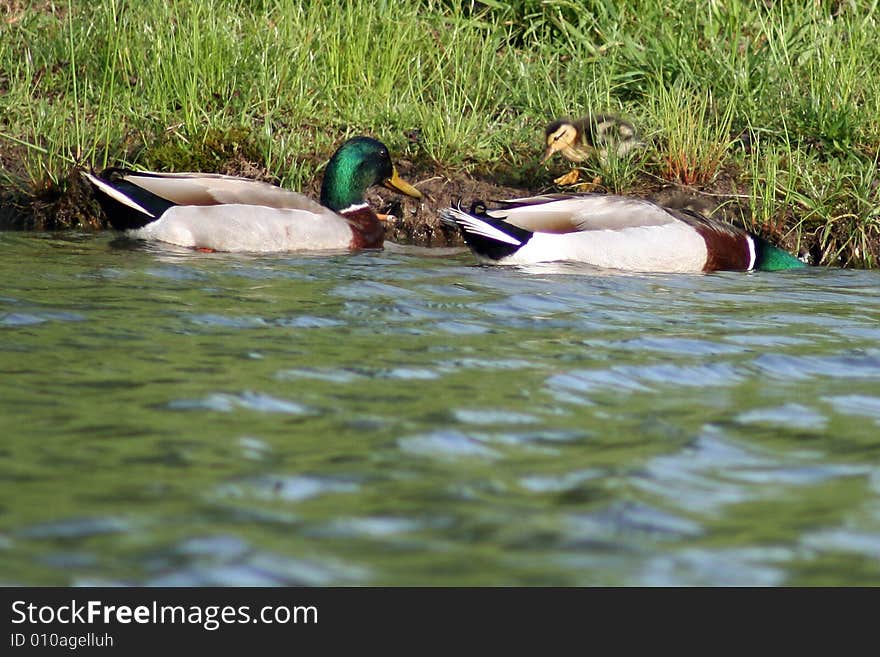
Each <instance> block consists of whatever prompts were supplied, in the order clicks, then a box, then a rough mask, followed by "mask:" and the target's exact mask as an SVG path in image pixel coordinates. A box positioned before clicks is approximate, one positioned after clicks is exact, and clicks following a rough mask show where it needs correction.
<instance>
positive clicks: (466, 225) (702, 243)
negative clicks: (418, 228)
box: [440, 194, 805, 272]
mask: <svg viewBox="0 0 880 657" xmlns="http://www.w3.org/2000/svg"><path fill="white" fill-rule="evenodd" d="M440 218H441V220H442V221H443V223H444V224H446V225H448V226H452V227H455V228H456V229H458V230H460V231H461V234H462V237H463V238H464V241H465V243H466V244H467V245H468V246H469V247H470V248H471V251H473V252H474V255H476V257H477V259H478V260H480V261H481V262H486V263H497V264H512V265H516V264H532V263H538V262H552V261H559V260H569V261H578V262H584V263H587V264H590V265H594V266H597V267H603V268H608V269H622V270H628V271H642V272H710V271H718V270H732V271H750V270H754V269H761V270H769V271H772V270H779V269H793V268H795V267H804V266H805V265H804V263H802V262H801V261H800V260H798V259H797V258H795V257H794V256H792V255H790V254H788V253H787V252H785V251H783V250H782V249H779V248H777V247H775V246H772V245H770V244H769V243H767V242H766V241H764V240H762V239H760V238H758V237H756V236H754V235H750V234H748V233H746V232H745V231H743V230H740V229H738V228H735V227H733V226H731V225H729V224H726V223H722V222H721V221H718V220H716V219H711V218H708V217H704V216H703V215H700V214H697V213H696V212H691V211H689V210H672V209H669V208H664V207H662V206H659V205H657V204H656V203H652V202H650V201H644V200H641V199H635V198H628V197H623V196H611V195H604V194H545V195H542V196H532V197H529V198H517V199H511V200H508V201H500V202H499V203H498V207H495V208H488V207H487V206H486V205H485V204H484V203H482V202H476V203H474V204H473V205H472V206H471V209H470V211H469V212H466V211H464V210H462V209H461V208H460V207H458V208H452V207H450V208H446V209H444V210H442V211H441V212H440Z"/></svg>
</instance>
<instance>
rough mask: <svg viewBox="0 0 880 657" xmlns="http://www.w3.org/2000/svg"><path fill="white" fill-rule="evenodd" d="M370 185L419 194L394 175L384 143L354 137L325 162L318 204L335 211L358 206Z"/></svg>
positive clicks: (413, 194)
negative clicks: (319, 202) (325, 167)
mask: <svg viewBox="0 0 880 657" xmlns="http://www.w3.org/2000/svg"><path fill="white" fill-rule="evenodd" d="M372 185H384V186H385V187H387V188H388V189H393V190H395V191H397V192H400V193H401V194H406V195H407V196H412V197H414V198H421V197H422V194H421V192H419V190H417V189H416V188H415V187H413V186H412V185H410V184H409V183H408V182H406V181H405V180H403V179H402V178H400V176H398V175H397V170H396V169H395V168H394V165H393V164H392V163H391V156H390V155H389V154H388V149H387V148H386V147H385V144H383V143H382V142H380V141H377V140H375V139H372V138H370V137H354V138H352V139H349V140H348V141H347V142H345V143H344V144H342V146H340V147H339V149H338V150H337V151H336V152H335V153H334V154H333V157H331V158H330V162H328V163H327V171H326V172H325V173H324V182H323V183H322V184H321V204H322V205H323V206H325V207H328V208H330V209H331V210H334V211H335V212H339V211H340V210H344V209H346V208H348V207H351V206H352V205H360V204H362V203H364V194H365V193H366V191H367V188H368V187H370V186H372Z"/></svg>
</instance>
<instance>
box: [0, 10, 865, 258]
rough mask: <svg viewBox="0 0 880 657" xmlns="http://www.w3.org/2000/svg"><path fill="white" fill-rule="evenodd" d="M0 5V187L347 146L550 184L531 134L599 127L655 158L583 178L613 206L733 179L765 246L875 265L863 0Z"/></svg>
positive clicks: (298, 165) (287, 157)
mask: <svg viewBox="0 0 880 657" xmlns="http://www.w3.org/2000/svg"><path fill="white" fill-rule="evenodd" d="M0 8H3V9H5V11H3V12H0V13H2V16H3V18H2V19H0V154H2V157H0V175H2V176H3V178H5V180H6V183H5V186H6V187H7V188H10V187H15V188H18V189H23V190H29V191H30V192H38V191H40V190H45V189H51V188H58V187H63V186H64V184H65V181H66V179H67V176H68V175H69V172H70V168H71V165H72V164H73V163H85V164H88V165H94V166H95V167H96V168H100V167H102V166H104V165H106V164H111V163H112V164H118V163H126V164H131V165H136V166H142V167H149V168H161V169H166V170H184V169H203V170H210V169H216V168H218V167H221V166H223V164H224V163H225V162H226V161H228V159H229V158H230V157H233V156H235V155H239V156H241V157H243V158H245V159H247V160H249V161H254V162H256V163H257V164H259V165H260V166H261V167H262V168H264V169H265V171H266V172H267V173H268V174H269V175H271V176H272V177H274V178H276V179H277V180H278V181H279V182H281V183H282V184H284V185H287V186H290V187H293V188H298V187H301V186H303V185H305V184H307V183H309V182H310V181H312V180H314V178H315V177H316V176H318V175H319V173H320V168H321V166H323V162H324V161H325V160H326V158H327V157H328V156H329V154H330V153H331V152H332V150H333V148H334V146H335V145H336V144H338V143H339V142H340V141H342V140H343V139H344V138H345V137H347V136H351V135H354V134H358V133H370V134H373V135H375V136H377V137H379V138H380V139H382V140H383V141H385V142H386V143H387V144H388V145H389V147H390V148H391V149H392V151H393V152H394V153H395V154H396V155H397V157H407V158H409V159H414V160H417V161H419V162H422V163H423V164H424V165H425V166H426V167H431V166H437V167H443V168H446V169H453V170H455V169H459V170H463V171H469V172H474V171H481V172H491V171H493V170H495V169H498V168H503V170H504V171H505V175H506V176H508V179H507V180H505V182H506V183H510V182H517V180H519V181H520V182H521V184H522V185H523V186H535V182H536V176H537V177H541V178H540V180H541V182H542V183H543V184H545V185H549V184H550V183H549V181H550V180H551V179H552V178H553V177H555V176H556V175H559V173H560V172H561V171H562V170H563V165H562V164H561V163H560V160H558V159H557V160H555V161H554V164H553V165H551V167H550V169H549V170H548V169H546V168H545V169H538V168H536V166H535V162H536V160H537V158H538V157H539V155H540V152H541V149H542V146H543V144H542V141H541V140H542V135H543V127H544V125H545V124H546V122H547V121H548V120H550V119H552V118H555V117H557V116H562V115H574V116H577V115H580V114H585V113H587V112H588V111H593V112H614V113H620V114H622V115H624V116H626V117H627V118H629V119H631V120H632V121H633V122H634V123H635V125H636V126H637V128H638V129H639V130H640V132H641V133H642V134H643V136H644V137H646V141H647V142H648V148H647V151H646V152H645V153H644V154H643V157H639V158H637V159H631V160H628V161H627V162H625V163H622V164H621V163H612V165H611V168H609V166H607V165H606V166H604V167H602V166H599V164H598V163H595V162H594V163H592V164H591V165H589V166H592V167H594V168H596V170H597V172H598V174H599V175H602V176H603V177H604V178H605V179H606V181H607V185H606V186H607V187H609V188H611V189H613V190H614V191H617V192H623V193H626V192H627V191H635V190H637V189H638V188H639V186H640V184H641V183H640V181H642V182H643V181H645V180H650V181H654V182H655V183H656V184H663V183H674V184H679V185H686V186H690V187H695V188H709V189H713V190H714V191H724V190H719V188H718V185H720V184H721V182H720V179H721V178H724V179H728V178H733V179H734V180H735V185H734V186H735V187H736V190H727V191H739V192H740V193H743V194H745V195H747V196H748V197H749V199H748V200H747V205H748V206H749V207H751V209H752V214H751V221H752V222H753V225H754V227H755V229H756V230H759V231H762V232H764V233H765V234H768V235H772V236H775V237H777V238H786V239H787V240H788V241H789V243H792V244H796V243H800V242H809V243H811V244H813V245H814V247H815V249H816V251H817V253H818V254H819V255H820V257H821V259H822V262H824V263H829V264H850V265H862V266H874V265H876V263H877V258H878V257H880V251H878V242H880V227H878V213H880V198H878V169H877V159H878V151H880V76H877V75H876V71H877V70H880V37H878V36H877V34H878V27H880V26H878V22H880V9H878V2H876V1H874V2H864V1H860V2H855V1H852V0H840V1H834V2H832V1H830V0H827V1H817V0H800V1H799V2H765V1H764V0H753V1H751V2H749V1H742V2H735V1H732V2H711V3H702V2H695V1H687V2H685V1H683V0H635V1H632V2H617V1H612V0H579V1H578V2H575V1H574V0H516V1H511V2H504V1H502V0H490V1H484V2H482V3H469V2H465V3H458V2H453V1H452V0H445V1H444V0H397V1H396V2H388V1H382V0H379V1H377V0H343V1H342V2H323V1H320V0H316V1H314V2H300V1H294V0H173V1H168V0H143V1H142V2H137V3H130V2H123V1H122V0H92V1H91V2H88V3H86V2H82V0H67V2H63V1H62V2H56V3H51V2H48V1H47V2H41V1H40V0H35V1H32V2H24V1H23V0H0ZM413 131H418V135H419V138H418V139H411V138H408V135H412V134H414V133H413ZM721 174H724V175H723V176H722V175H721ZM511 177H512V178H511Z"/></svg>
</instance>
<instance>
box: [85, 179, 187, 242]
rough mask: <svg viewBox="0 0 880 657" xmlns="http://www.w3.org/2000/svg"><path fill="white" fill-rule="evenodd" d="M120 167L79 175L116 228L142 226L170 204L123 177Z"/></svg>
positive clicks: (158, 215)
mask: <svg viewBox="0 0 880 657" xmlns="http://www.w3.org/2000/svg"><path fill="white" fill-rule="evenodd" d="M126 173H128V172H127V171H125V170H124V169H105V170H104V171H102V172H101V173H100V174H98V175H95V174H92V173H89V172H87V171H83V172H82V174H83V175H84V176H85V177H86V179H87V180H88V181H89V182H90V183H92V187H94V189H95V196H96V197H97V199H98V203H100V204H101V207H102V208H103V210H104V213H105V214H106V215H107V220H108V221H109V222H110V225H111V226H113V228H115V229H116V230H130V229H135V228H143V227H144V226H146V225H147V224H149V223H151V222H153V221H156V219H158V218H159V217H160V216H162V213H163V212H165V211H166V210H167V209H168V208H170V207H171V206H173V205H174V203H172V202H171V201H168V200H166V199H164V198H162V197H161V196H157V195H156V194H153V193H152V192H148V191H147V190H146V189H144V188H142V187H138V186H137V185H135V184H134V183H131V182H129V181H127V180H126V179H125V174H126Z"/></svg>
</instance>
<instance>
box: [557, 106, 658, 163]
mask: <svg viewBox="0 0 880 657" xmlns="http://www.w3.org/2000/svg"><path fill="white" fill-rule="evenodd" d="M544 140H545V142H546V146H547V149H546V150H545V151H544V157H543V158H542V159H541V164H543V163H544V162H546V161H547V160H549V159H550V158H551V157H553V155H554V154H555V153H562V156H563V157H564V158H565V159H567V160H570V161H571V162H583V161H585V160H587V159H588V158H589V157H591V156H592V155H593V154H594V153H595V154H597V155H598V157H599V161H600V162H601V163H603V164H605V163H607V162H608V154H609V151H610V152H613V153H614V154H615V155H616V156H617V157H623V156H625V155H627V154H628V153H630V152H632V151H633V150H635V149H637V148H641V147H642V146H644V143H643V142H642V141H641V140H640V139H639V136H638V134H636V129H635V128H634V127H633V125H632V123H630V122H629V121H624V120H623V119H621V118H620V117H617V116H613V115H611V114H592V115H590V116H585V117H583V118H580V119H569V118H564V119H557V120H556V121H553V122H552V123H550V124H549V125H548V126H547V128H546V130H545V131H544Z"/></svg>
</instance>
